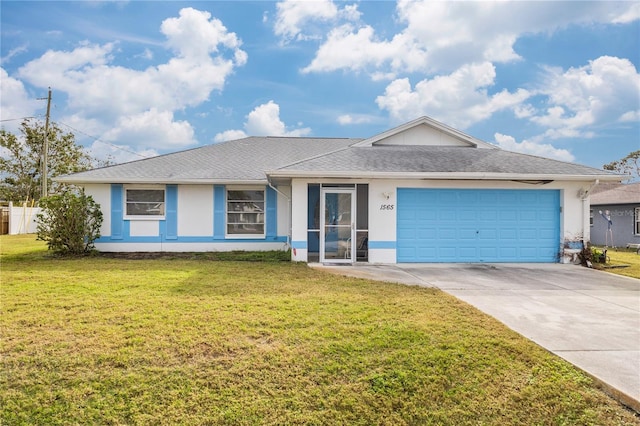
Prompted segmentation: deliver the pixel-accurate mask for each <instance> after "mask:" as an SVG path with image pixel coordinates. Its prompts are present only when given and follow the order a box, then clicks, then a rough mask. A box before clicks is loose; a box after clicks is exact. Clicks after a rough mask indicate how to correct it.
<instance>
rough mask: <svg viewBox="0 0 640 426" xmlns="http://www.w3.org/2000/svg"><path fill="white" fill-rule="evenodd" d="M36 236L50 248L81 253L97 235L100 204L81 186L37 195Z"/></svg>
mask: <svg viewBox="0 0 640 426" xmlns="http://www.w3.org/2000/svg"><path fill="white" fill-rule="evenodd" d="M40 207H42V211H41V212H40V213H38V216H37V217H38V230H37V232H38V239H39V240H42V241H46V242H47V246H48V247H49V250H53V251H54V252H55V253H58V254H64V255H80V254H85V253H88V252H90V251H91V250H93V248H94V244H93V243H94V241H95V240H96V239H98V238H100V226H102V211H101V210H100V205H99V204H97V203H96V202H95V201H93V198H92V197H91V196H87V195H85V193H84V190H74V189H72V188H65V189H64V190H63V191H62V192H61V193H59V194H55V195H51V196H49V197H44V198H41V199H40Z"/></svg>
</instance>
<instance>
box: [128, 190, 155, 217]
mask: <svg viewBox="0 0 640 426" xmlns="http://www.w3.org/2000/svg"><path fill="white" fill-rule="evenodd" d="M126 216H138V217H139V216H144V217H149V218H158V216H161V217H164V189H127V190H126Z"/></svg>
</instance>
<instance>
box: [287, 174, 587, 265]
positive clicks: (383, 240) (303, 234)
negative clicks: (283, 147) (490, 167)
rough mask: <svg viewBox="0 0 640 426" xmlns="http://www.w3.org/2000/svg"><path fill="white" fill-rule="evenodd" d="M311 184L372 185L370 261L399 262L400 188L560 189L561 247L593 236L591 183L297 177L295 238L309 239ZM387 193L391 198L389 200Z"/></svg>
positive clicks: (301, 257)
mask: <svg viewBox="0 0 640 426" xmlns="http://www.w3.org/2000/svg"><path fill="white" fill-rule="evenodd" d="M309 183H368V184H369V241H370V245H369V262H370V263H395V262H396V250H395V248H392V247H394V246H395V242H396V213H397V198H396V196H397V191H398V188H443V189H451V188H459V189H531V190H536V189H547V190H559V191H560V206H561V210H562V211H561V212H559V214H560V215H561V216H560V239H561V241H558V246H559V247H558V248H559V250H560V248H561V246H562V244H563V243H564V242H565V241H581V240H583V239H585V240H586V241H588V238H589V204H588V202H585V201H583V200H582V197H581V196H580V194H579V192H580V190H581V189H584V190H586V189H588V188H589V187H590V186H591V182H551V183H548V184H546V185H532V184H525V183H518V182H511V181H452V180H429V181H426V180H424V181H423V180H382V179H371V180H369V181H366V180H353V181H348V180H335V179H326V180H322V181H320V180H307V179H294V181H293V183H292V186H293V199H294V205H293V226H292V241H293V242H296V241H298V242H300V241H306V239H307V185H308V184H309ZM387 196H388V197H389V198H388V199H387ZM293 259H294V260H298V261H306V260H307V252H306V250H304V249H298V250H297V253H296V254H295V255H293Z"/></svg>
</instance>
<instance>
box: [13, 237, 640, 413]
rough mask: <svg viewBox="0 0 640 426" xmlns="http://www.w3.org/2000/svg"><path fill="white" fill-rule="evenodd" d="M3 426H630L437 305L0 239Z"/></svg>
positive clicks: (309, 277) (374, 291) (485, 326)
mask: <svg viewBox="0 0 640 426" xmlns="http://www.w3.org/2000/svg"><path fill="white" fill-rule="evenodd" d="M0 260H1V262H2V286H0V297H1V298H2V305H1V309H2V314H1V315H0V327H1V329H2V340H1V341H0V345H1V347H0V348H1V353H2V357H1V358H0V363H1V364H0V423H2V424H7V425H9V424H189V425H199V424H222V425H224V424H229V425H231V424H233V425H253V424H301V425H302V424H304V425H314V424H316V425H331V424H350V425H351V424H353V425H371V424H379V425H384V424H388V425H408V424H438V425H440V424H443V425H445V424H450V425H466V424H482V425H505V424H510V425H512V424H526V425H529V424H537V425H560V424H565V425H574V424H580V425H625V424H626V425H633V424H639V421H638V418H637V417H635V416H634V415H633V414H632V413H631V412H629V411H627V410H625V409H624V408H623V407H621V406H620V405H618V404H617V403H616V402H615V401H613V400H612V399H610V398H609V397H608V396H606V395H605V394H604V393H602V392H601V391H599V390H598V389H596V388H595V387H594V385H593V383H592V381H591V379H590V378H589V377H588V376H586V375H585V374H583V373H582V372H580V371H578V370H577V369H575V368H574V367H572V366H571V365H570V364H568V363H567V362H565V361H563V360H561V359H559V358H557V357H555V356H553V355H552V354H550V353H549V352H547V351H546V350H544V349H542V348H540V347H538V346H536V345H535V344H533V343H532V342H530V341H528V340H527V339H524V338H523V337H521V336H520V335H518V334H516V333H514V332H513V331H511V330H509V329H508V328H506V327H505V326H503V325H502V324H500V323H499V322H497V321H495V320H494V319H492V318H491V317H488V316H486V315H484V314H482V313H481V312H479V311H477V310H476V309H474V308H472V307H470V306H469V305H467V304H465V303H463V302H461V301H459V300H457V299H455V298H453V297H451V296H448V295H446V294H445V293H442V292H440V291H438V290H435V289H427V288H419V287H410V286H403V285H395V284H388V283H379V282H372V281H367V280H362V279H355V278H346V277H338V276H335V275H328V274H325V273H323V272H321V271H317V270H314V269H310V268H308V267H307V266H306V265H304V264H296V263H291V262H287V263H285V262H246V261H242V262H236V261H208V260H204V261H203V260H194V259H181V258H162V259H143V260H132V259H118V258H111V257H102V256H98V257H80V258H59V257H54V256H51V254H50V252H48V251H47V250H46V245H45V244H44V243H42V242H38V241H35V238H34V236H3V237H0Z"/></svg>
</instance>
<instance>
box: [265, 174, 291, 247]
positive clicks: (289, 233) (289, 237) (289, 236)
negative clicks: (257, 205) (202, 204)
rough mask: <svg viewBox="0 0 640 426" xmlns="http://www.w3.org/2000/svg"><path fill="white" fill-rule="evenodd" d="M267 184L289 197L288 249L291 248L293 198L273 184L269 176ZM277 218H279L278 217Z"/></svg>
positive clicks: (278, 192)
mask: <svg viewBox="0 0 640 426" xmlns="http://www.w3.org/2000/svg"><path fill="white" fill-rule="evenodd" d="M267 185H268V186H269V188H271V189H273V190H274V191H276V193H277V194H280V195H282V196H283V197H284V198H286V199H287V204H288V206H289V232H288V233H287V250H288V249H290V248H291V232H292V229H293V228H292V227H293V214H292V212H291V207H292V206H291V198H290V197H289V196H287V194H285V193H284V192H282V191H280V190H279V189H278V188H276V187H275V186H273V185H272V184H271V180H270V179H269V178H268V177H267ZM276 220H277V218H276Z"/></svg>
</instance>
